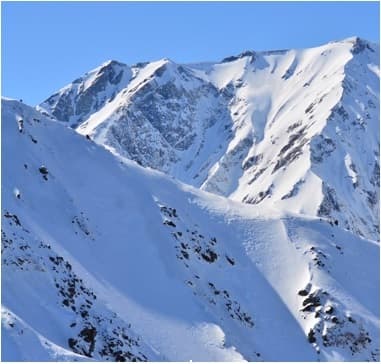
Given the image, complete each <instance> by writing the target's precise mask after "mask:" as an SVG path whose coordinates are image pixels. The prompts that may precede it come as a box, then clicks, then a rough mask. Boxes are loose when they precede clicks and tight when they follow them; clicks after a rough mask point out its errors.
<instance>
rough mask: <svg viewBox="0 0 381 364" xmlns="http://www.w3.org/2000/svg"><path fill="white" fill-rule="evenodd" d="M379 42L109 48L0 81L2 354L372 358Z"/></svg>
mask: <svg viewBox="0 0 381 364" xmlns="http://www.w3.org/2000/svg"><path fill="white" fill-rule="evenodd" d="M379 82H380V81H379V45H377V44H373V43H370V42H368V41H365V40H363V39H360V38H357V37H353V38H349V39H345V40H343V41H337V42H331V43H328V44H326V45H323V46H320V47H316V48H310V49H301V50H280V51H268V52H254V51H245V52H243V53H241V54H239V55H238V56H231V57H227V58H225V59H223V60H222V61H220V62H214V63H213V62H208V63H197V64H177V63H175V62H173V61H171V60H169V59H162V60H159V61H155V62H144V63H138V64H135V65H133V66H128V65H126V64H123V63H120V62H118V61H109V62H106V63H104V64H102V65H101V66H100V67H98V68H96V69H94V70H92V71H90V72H88V73H86V74H85V75H83V76H82V77H80V78H78V79H76V80H75V81H73V82H72V83H71V84H69V85H67V86H65V87H64V88H62V89H61V90H59V91H58V92H56V93H55V94H54V95H52V96H50V97H48V98H47V99H46V100H45V101H44V102H42V103H41V104H40V105H38V106H36V107H30V106H27V105H25V104H23V103H22V102H19V101H16V100H11V99H8V98H3V99H2V135H3V137H2V335H1V336H2V338H1V340H2V360H4V361H89V360H95V361H190V360H193V361H244V360H246V361H377V362H378V361H379V360H380V352H379V348H380V335H379V330H380V311H379V310H380V299H379V297H380V282H379V273H380V271H379V269H380V255H379V199H380V194H379V187H380V178H379V169H380V166H379V148H380V140H379V132H380V126H379V125H380V115H379V113H380V110H379V103H380V101H379V86H380V83H379Z"/></svg>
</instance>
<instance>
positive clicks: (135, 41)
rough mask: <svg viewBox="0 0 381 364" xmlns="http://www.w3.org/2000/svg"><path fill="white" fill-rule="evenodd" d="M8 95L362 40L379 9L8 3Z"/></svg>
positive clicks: (374, 34)
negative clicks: (111, 71)
mask: <svg viewBox="0 0 381 364" xmlns="http://www.w3.org/2000/svg"><path fill="white" fill-rule="evenodd" d="M1 5H2V95H3V96H7V97H13V98H22V99H23V100H24V102H26V103H28V104H31V105H35V104H37V103H39V102H41V101H43V100H44V99H45V98H47V97H48V96H50V95H51V94H52V93H53V92H54V91H56V90H57V89H59V88H61V87H63V86H64V85H66V84H68V83H69V82H71V81H72V80H73V79H75V78H77V77H78V76H80V75H82V74H83V73H85V72H87V71H89V70H90V69H92V68H95V67H97V66H98V65H100V64H101V63H102V62H104V61H106V60H108V59H116V60H119V61H121V62H124V63H127V64H133V63H136V62H139V61H149V60H156V59H160V58H163V57H167V58H171V59H172V60H174V61H177V62H193V61H202V60H220V59H222V58H224V57H226V56H229V55H233V54H237V53H240V52H241V51H243V50H246V49H253V50H270V49H284V48H303V47H311V46H316V45H320V44H323V43H326V42H328V41H331V40H339V39H343V38H347V37H349V36H353V35H358V36H360V37H363V38H365V39H368V40H371V41H376V42H379V3H378V2H363V1H359V2H250V3H247V2H229V3H226V2H225V3H218V2H217V3H216V2H210V3H208V2H201V3H188V2H180V3H173V2H168V3H157V2H156V3H142V2H140V3H128V2H114V3H112V2H107V3H106V2H66V3H65V2H2V4H1Z"/></svg>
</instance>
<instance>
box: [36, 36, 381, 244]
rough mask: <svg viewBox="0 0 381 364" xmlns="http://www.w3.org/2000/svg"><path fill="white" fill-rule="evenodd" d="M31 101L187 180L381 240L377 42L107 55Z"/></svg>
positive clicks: (119, 152) (100, 141) (124, 152)
mask: <svg viewBox="0 0 381 364" xmlns="http://www.w3.org/2000/svg"><path fill="white" fill-rule="evenodd" d="M39 109H40V110H41V111H43V112H45V113H47V114H49V115H51V116H53V117H54V118H56V119H58V120H60V121H62V122H65V123H69V125H70V126H72V127H73V128H75V129H76V130H77V131H78V132H79V133H81V134H84V135H89V136H91V138H92V139H93V140H94V141H95V142H97V143H98V144H101V145H103V146H105V147H106V148H108V149H109V150H111V151H112V152H113V153H115V154H117V155H120V156H124V157H127V158H129V159H133V160H135V161H136V162H138V163H139V164H140V165H142V166H145V167H151V168H155V169H157V170H160V171H163V172H165V173H167V174H170V175H171V176H173V177H175V178H177V179H179V180H180V181H183V182H185V183H187V184H191V185H193V186H195V187H199V188H201V189H203V190H206V191H209V192H212V193H216V194H219V195H222V196H226V197H229V198H231V199H233V200H235V201H242V202H245V203H249V204H254V205H258V206H261V207H262V206H264V205H267V206H274V207H276V208H277V209H280V210H282V211H288V212H294V213H303V214H306V215H308V216H321V217H325V218H329V219H331V220H332V221H337V222H338V223H339V224H340V226H343V227H344V228H345V229H348V230H351V231H353V232H354V233H355V234H358V235H360V236H363V237H367V238H370V239H376V240H377V239H378V235H379V229H378V221H379V210H378V204H377V201H378V200H379V172H378V170H379V163H378V160H379V47H378V46H377V45H374V44H371V43H369V42H367V41H365V40H362V39H360V38H358V37H352V38H348V39H345V40H343V41H339V42H332V43H329V44H326V45H323V46H321V47H316V48H311V49H302V50H282V51H269V52H254V51H246V52H243V53H241V54H240V55H238V56H233V57H227V58H225V59H224V60H222V61H221V62H220V63H199V64H193V65H192V64H187V65H179V64H176V63H174V62H172V61H170V60H168V59H163V60H159V61H157V62H150V63H141V64H137V65H135V66H132V67H128V66H126V65H124V64H121V63H118V62H116V61H110V62H107V63H105V64H103V65H102V66H100V67H99V68H97V69H95V70H93V71H91V72H89V73H87V74H86V75H84V76H83V77H81V78H79V79H77V80H76V81H74V82H73V83H71V84H70V85H68V86H66V87H64V88H63V89H61V90H60V91H58V92H57V93H56V94H54V95H53V96H51V97H49V98H48V99H47V100H46V101H44V102H43V103H42V104H41V105H40V106H39ZM311 191H313V194H311Z"/></svg>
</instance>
